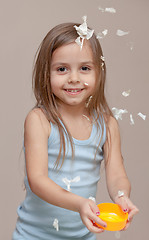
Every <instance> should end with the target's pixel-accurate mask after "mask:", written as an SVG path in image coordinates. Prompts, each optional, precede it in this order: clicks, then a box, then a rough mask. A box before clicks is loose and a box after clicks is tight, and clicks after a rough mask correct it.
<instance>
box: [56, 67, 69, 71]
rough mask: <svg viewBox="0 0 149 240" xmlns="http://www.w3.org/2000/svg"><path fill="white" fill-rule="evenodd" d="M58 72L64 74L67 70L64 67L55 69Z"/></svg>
mask: <svg viewBox="0 0 149 240" xmlns="http://www.w3.org/2000/svg"><path fill="white" fill-rule="evenodd" d="M57 71H58V72H66V71H67V68H65V67H60V68H58V69H57Z"/></svg>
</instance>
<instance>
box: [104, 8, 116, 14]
mask: <svg viewBox="0 0 149 240" xmlns="http://www.w3.org/2000/svg"><path fill="white" fill-rule="evenodd" d="M105 12H109V13H116V9H115V8H105Z"/></svg>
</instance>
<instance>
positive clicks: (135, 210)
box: [128, 207, 139, 221]
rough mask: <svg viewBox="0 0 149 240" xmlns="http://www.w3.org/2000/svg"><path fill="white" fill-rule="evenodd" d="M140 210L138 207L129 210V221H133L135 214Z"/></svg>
mask: <svg viewBox="0 0 149 240" xmlns="http://www.w3.org/2000/svg"><path fill="white" fill-rule="evenodd" d="M138 212H139V210H138V208H137V207H135V208H133V209H132V210H131V211H130V212H129V215H128V221H131V220H132V218H133V216H134V215H135V214H137V213H138Z"/></svg>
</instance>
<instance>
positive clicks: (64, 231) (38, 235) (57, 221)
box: [13, 123, 106, 240]
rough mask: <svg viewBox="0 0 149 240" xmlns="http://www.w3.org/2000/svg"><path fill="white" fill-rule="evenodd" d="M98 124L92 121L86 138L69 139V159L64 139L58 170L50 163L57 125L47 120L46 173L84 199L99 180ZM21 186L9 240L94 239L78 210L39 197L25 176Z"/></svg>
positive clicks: (92, 193) (55, 150)
mask: <svg viewBox="0 0 149 240" xmlns="http://www.w3.org/2000/svg"><path fill="white" fill-rule="evenodd" d="M99 126H100V129H99V131H98V130H97V126H96V124H93V126H92V131H91V135H90V137H89V138H88V139H87V140H77V139H74V138H72V139H73V145H74V152H75V157H74V159H73V160H72V151H71V146H70V144H69V143H68V144H67V140H66V156H65V160H64V163H63V166H62V168H61V169H60V171H59V170H57V169H55V167H54V166H55V161H56V159H57V156H58V153H59V147H60V137H59V131H58V127H57V126H56V125H54V124H52V123H51V133H50V137H49V138H48V176H49V178H50V179H52V180H53V181H54V182H55V183H56V184H58V185H59V186H61V187H62V188H64V189H66V190H68V191H71V192H73V193H75V194H77V195H79V196H82V197H84V198H89V197H94V198H96V189H97V183H98V181H99V179H100V175H99V172H100V165H101V161H102V160H103V149H102V147H103V144H104V143H105V139H106V127H105V124H104V127H103V133H102V128H101V125H99ZM101 137H102V139H101ZM65 138H66V136H65ZM100 141H101V142H100ZM99 142H100V146H99V148H98V150H97V146H98V144H99ZM24 150H25V149H24ZM96 150H97V154H96V159H95V153H96ZM25 186H26V198H25V200H24V201H23V202H22V204H21V205H20V206H19V207H18V210H17V213H18V220H17V224H16V229H15V231H14V233H13V240H53V239H54V240H61V239H65V240H67V239H68V240H73V239H90V240H92V239H93V240H94V239H96V237H95V235H94V234H93V233H90V232H89V230H88V229H87V228H86V227H85V225H84V224H83V223H82V220H81V218H80V214H79V213H77V212H73V211H70V210H67V209H63V208H60V207H56V206H54V205H51V204H49V203H47V202H45V201H44V200H42V199H40V198H39V197H38V196H36V195H35V194H34V193H33V192H32V191H31V189H30V186H29V183H28V179H27V176H26V177H25Z"/></svg>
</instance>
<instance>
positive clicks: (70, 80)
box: [13, 19, 138, 240]
mask: <svg viewBox="0 0 149 240" xmlns="http://www.w3.org/2000/svg"><path fill="white" fill-rule="evenodd" d="M105 75H106V66H105V63H104V57H103V53H102V50H101V46H100V44H99V42H98V40H97V38H96V36H95V34H94V33H93V30H90V29H88V28H87V25H86V20H85V19H84V23H83V24H82V25H79V24H73V23H64V24H61V25H58V26H56V27H55V28H53V29H52V30H51V31H50V32H49V33H48V34H47V35H46V37H45V38H44V40H43V42H42V44H41V46H40V49H39V52H38V56H37V58H36V63H35V67H34V72H33V87H34V93H35V97H36V100H37V104H36V106H35V107H34V109H33V110H32V111H31V112H30V113H29V114H28V115H27V117H26V120H25V126H24V151H25V160H26V177H25V186H26V198H25V200H24V202H23V203H22V204H21V205H20V206H19V208H18V220H17V224H16V230H15V231H14V233H13V240H53V239H55V240H60V239H65V240H73V239H85V240H87V239H89V240H95V239H96V237H95V233H101V232H103V229H101V228H99V227H97V226H96V225H95V224H94V222H97V223H98V224H100V225H101V226H103V227H106V223H105V222H103V221H102V220H101V219H100V218H99V217H100V213H99V209H98V207H97V206H96V204H95V202H94V201H93V198H95V197H96V187H97V183H98V181H99V178H100V176H99V170H100V164H101V161H102V160H103V158H104V161H105V171H106V179H107V187H108V191H109V194H110V197H111V199H112V200H113V201H114V202H115V203H117V204H119V205H120V206H121V208H122V210H123V211H125V212H128V213H129V220H128V223H127V225H126V228H127V227H128V226H129V224H130V222H131V220H132V217H133V215H134V214H136V213H137V211H138V210H137V208H136V207H135V206H134V205H133V203H132V202H131V201H130V199H129V195H130V183H129V181H128V178H127V175H126V172H125V169H124V165H123V160H122V156H121V150H120V136H119V130H118V124H117V122H116V120H115V119H114V118H113V115H112V113H111V111H110V109H109V107H108V104H107V102H106V98H105V96H104V85H105ZM98 215H99V217H98Z"/></svg>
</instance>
